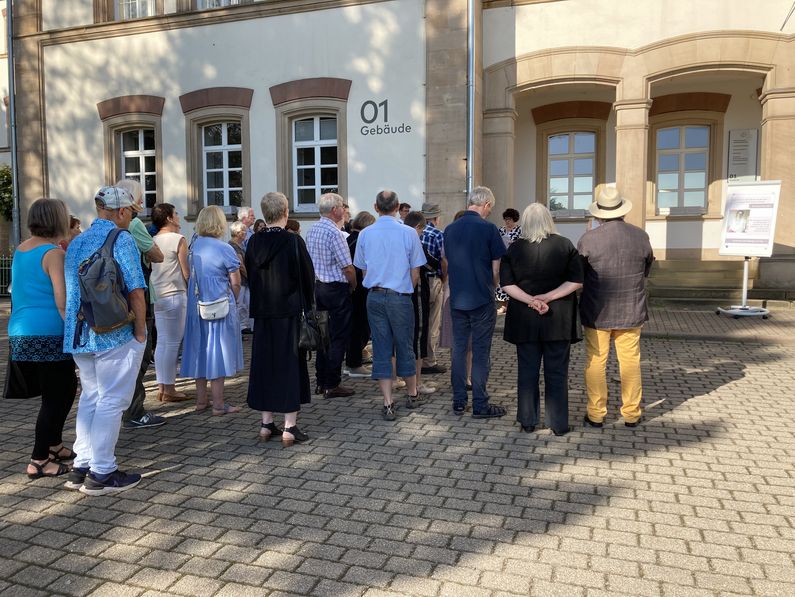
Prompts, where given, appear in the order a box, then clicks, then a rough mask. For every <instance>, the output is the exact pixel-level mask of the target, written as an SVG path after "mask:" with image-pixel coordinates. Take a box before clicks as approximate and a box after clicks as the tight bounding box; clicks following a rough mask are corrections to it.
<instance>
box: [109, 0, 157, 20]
mask: <svg viewBox="0 0 795 597" xmlns="http://www.w3.org/2000/svg"><path fill="white" fill-rule="evenodd" d="M156 14H157V8H156V4H155V0H116V19H117V20H127V19H141V18H143V17H152V16H154V15H156Z"/></svg>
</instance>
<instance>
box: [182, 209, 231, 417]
mask: <svg viewBox="0 0 795 597" xmlns="http://www.w3.org/2000/svg"><path fill="white" fill-rule="evenodd" d="M196 234H197V236H196V237H195V238H194V240H193V242H192V243H191V245H190V248H189V250H188V265H189V267H190V279H189V280H188V288H187V291H188V310H187V315H186V321H185V339H184V341H183V347H182V369H181V371H180V374H181V375H182V377H192V378H194V379H195V380H196V410H197V411H202V410H205V409H207V408H209V407H210V406H212V412H213V415H225V414H229V413H236V412H238V411H239V410H240V407H237V406H232V405H231V404H226V403H225V402H224V379H225V378H227V377H229V376H231V375H235V373H237V372H238V371H240V370H241V369H242V368H243V342H242V340H241V338H240V320H239V319H238V315H237V307H236V305H235V299H236V297H237V295H238V293H239V292H240V271H239V270H240V261H239V260H238V258H237V256H236V255H235V250H234V249H233V248H232V247H230V246H229V245H228V244H227V243H225V242H224V241H223V240H221V239H222V238H223V236H224V235H225V234H226V218H225V217H224V212H223V211H221V208H220V207H218V206H217V205H211V206H209V207H205V208H204V209H202V210H201V211H200V212H199V217H198V218H196ZM208 379H209V380H210V386H211V387H210V393H211V397H210V398H208V396H207V380H208Z"/></svg>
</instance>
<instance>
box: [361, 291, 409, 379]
mask: <svg viewBox="0 0 795 597" xmlns="http://www.w3.org/2000/svg"><path fill="white" fill-rule="evenodd" d="M367 319H368V321H369V322H370V335H371V336H372V338H373V375H372V378H373V379H392V350H393V349H394V353H395V361H396V365H395V368H396V370H397V374H398V375H399V376H400V377H410V376H411V375H415V374H416V373H417V357H416V356H415V354H414V347H413V346H412V344H413V340H414V307H413V305H412V303H411V297H410V296H402V295H399V294H395V293H388V294H387V293H384V292H372V291H371V292H369V293H368V294H367Z"/></svg>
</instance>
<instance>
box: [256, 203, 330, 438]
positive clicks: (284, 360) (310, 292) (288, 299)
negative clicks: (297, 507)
mask: <svg viewBox="0 0 795 597" xmlns="http://www.w3.org/2000/svg"><path fill="white" fill-rule="evenodd" d="M260 205H261V207H262V215H263V217H264V218H265V224H266V226H267V227H266V228H265V230H262V231H260V232H257V233H256V234H254V236H252V237H251V238H250V239H249V241H248V248H247V250H246V270H247V272H248V283H249V290H250V292H251V308H250V313H249V316H250V317H251V318H253V319H254V339H253V343H252V348H251V372H250V375H249V382H248V405H249V406H250V407H251V408H252V409H254V410H258V411H262V425H261V427H260V439H263V440H268V439H270V438H272V437H281V438H282V444H283V445H285V446H291V445H293V443H301V442H304V441H306V440H308V439H309V437H308V436H307V435H306V434H305V433H303V432H302V431H301V430H300V429H299V428H298V425H297V419H298V411H299V410H300V409H301V405H302V404H308V403H309V401H310V398H311V393H310V388H309V372H308V370H307V365H306V352H305V351H303V350H300V349H299V348H298V327H299V315H300V313H301V305H302V297H303V303H304V305H305V306H306V307H309V304H310V301H311V298H312V297H314V294H315V288H314V284H315V270H314V268H313V267H312V260H311V258H310V257H309V253H308V252H307V250H306V245H305V244H304V240H303V239H302V238H301V237H300V236H299V235H297V234H292V233H291V232H288V231H287V230H286V229H285V224H286V223H287V214H288V205H287V198H286V197H285V196H284V195H283V194H281V193H268V194H267V195H265V197H263V198H262V202H261V204H260ZM274 412H276V413H284V429H283V430H282V429H280V428H279V427H278V426H277V425H276V423H274V421H273V413H274Z"/></svg>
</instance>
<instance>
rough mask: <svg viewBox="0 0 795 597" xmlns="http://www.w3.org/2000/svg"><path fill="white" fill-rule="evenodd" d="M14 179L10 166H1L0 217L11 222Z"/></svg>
mask: <svg viewBox="0 0 795 597" xmlns="http://www.w3.org/2000/svg"><path fill="white" fill-rule="evenodd" d="M13 184H14V179H13V176H12V174H11V166H9V165H8V164H3V165H2V166H0V216H3V218H4V219H5V220H6V222H10V221H11V213H12V210H13V208H14V191H13Z"/></svg>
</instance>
